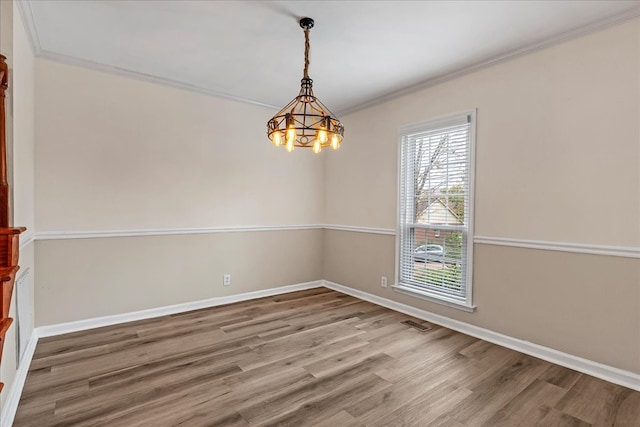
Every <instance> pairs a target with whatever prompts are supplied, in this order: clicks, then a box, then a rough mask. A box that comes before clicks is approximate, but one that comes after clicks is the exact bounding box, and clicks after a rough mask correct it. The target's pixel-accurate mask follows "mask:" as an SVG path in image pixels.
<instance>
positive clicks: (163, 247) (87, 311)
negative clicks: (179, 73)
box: [35, 59, 323, 325]
mask: <svg viewBox="0 0 640 427" xmlns="http://www.w3.org/2000/svg"><path fill="white" fill-rule="evenodd" d="M36 92H37V100H38V102H37V107H36V115H37V124H36V138H37V141H38V143H37V147H36V164H37V169H36V199H37V204H36V223H37V230H38V233H47V232H54V233H60V232H70V231H71V232H73V231H76V232H77V231H106V232H109V231H114V230H149V229H156V230H159V231H160V232H164V231H167V230H171V229H177V228H179V229H184V228H211V227H229V226H269V225H299V224H317V223H320V222H321V219H322V209H321V203H322V197H323V179H322V178H323V177H322V174H323V168H322V158H321V157H318V156H313V155H312V153H310V152H309V151H308V150H305V151H303V150H298V151H296V152H294V153H292V154H288V153H285V152H284V151H283V150H281V149H280V150H278V149H275V148H274V147H273V146H272V145H271V144H270V143H269V141H268V139H267V138H266V134H265V129H266V122H267V120H268V119H269V118H270V116H271V115H272V114H273V113H274V112H273V111H271V110H269V109H267V108H263V107H257V106H252V105H247V104H243V103H239V102H234V101H229V100H223V99H218V98H214V97H211V96H205V95H202V94H198V93H194V92H188V91H185V90H180V89H176V88H172V87H166V86H162V85H158V84H155V83H150V82H146V81H142V80H137V79H132V78H129V77H123V76H118V75H113V74H107V73H104V72H100V71H95V70H91V69H85V68H80V67H76V66H70V65H64V64H60V63H56V62H52V61H48V60H43V59H38V60H37V61H36ZM321 237H322V232H321V231H318V230H316V231H302V230H298V231H287V232H265V233H262V232H251V233H222V234H210V235H179V236H156V237H129V238H108V239H87V240H73V241H70V240H48V241H41V242H40V241H39V242H37V267H38V269H41V271H39V272H38V286H37V289H36V293H35V298H36V312H37V315H36V324H37V325H47V324H52V323H59V322H66V321H72V320H81V319H87V318H93V317H98V316H105V315H111V314H119V313H125V312H128V311H135V310H142V309H148V308H154V307H161V306H165V305H172V304H177V303H181V302H188V301H195V300H199V299H205V298H211V297H216V296H223V295H228V294H237V293H242V292H248V291H254V290H259V289H266V288H269V287H277V286H283V285H288V284H294V283H300V282H306V281H309V280H318V279H321V276H320V271H321V268H322V266H321V262H320V261H319V260H320V258H321V250H322V244H321ZM225 273H230V274H232V278H233V284H232V285H231V286H230V287H228V288H223V286H222V275H223V274H225Z"/></svg>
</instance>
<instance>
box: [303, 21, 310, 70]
mask: <svg viewBox="0 0 640 427" xmlns="http://www.w3.org/2000/svg"><path fill="white" fill-rule="evenodd" d="M304 78H305V79H308V78H309V29H305V30H304Z"/></svg>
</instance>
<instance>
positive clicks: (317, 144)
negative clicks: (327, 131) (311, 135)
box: [312, 139, 322, 154]
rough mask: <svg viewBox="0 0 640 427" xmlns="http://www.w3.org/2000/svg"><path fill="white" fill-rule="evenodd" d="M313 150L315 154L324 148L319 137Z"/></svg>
mask: <svg viewBox="0 0 640 427" xmlns="http://www.w3.org/2000/svg"><path fill="white" fill-rule="evenodd" d="M312 150H313V152H314V153H315V154H318V153H320V151H321V150H322V145H321V144H320V140H318V139H316V140H315V142H314V143H313V148H312Z"/></svg>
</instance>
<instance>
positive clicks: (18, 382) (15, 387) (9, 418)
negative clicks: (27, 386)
mask: <svg viewBox="0 0 640 427" xmlns="http://www.w3.org/2000/svg"><path fill="white" fill-rule="evenodd" d="M37 343H38V334H37V333H36V331H33V332H32V333H31V338H29V343H28V344H27V348H26V349H25V350H24V355H23V356H22V360H21V361H20V365H19V366H18V369H17V370H16V376H15V378H14V379H13V383H12V384H11V387H10V388H9V391H8V392H7V400H5V402H4V405H3V406H2V413H0V427H11V425H12V424H13V419H14V418H15V416H16V411H17V410H18V403H19V402H20V396H22V389H23V388H24V383H25V381H26V380H27V374H28V373H29V366H31V360H32V359H33V354H34V353H35V351H36V344H37Z"/></svg>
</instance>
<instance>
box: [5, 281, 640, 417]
mask: <svg viewBox="0 0 640 427" xmlns="http://www.w3.org/2000/svg"><path fill="white" fill-rule="evenodd" d="M407 320H413V321H414V322H417V323H419V324H421V325H426V326H427V327H430V328H431V329H429V330H426V331H422V332H421V331H419V330H418V329H416V328H414V327H412V326H410V325H407V324H405V323H402V322H404V321H407ZM54 425H55V426H127V427H130V426H174V425H184V426H245V427H246V426H298V427H299V426H323V427H350V426H385V427H390V426H450V427H455V426H565V425H567V426H568V425H572V426H589V425H595V426H611V425H616V426H640V393H639V392H635V391H632V390H630V389H627V388H624V387H621V386H617V385H614V384H611V383H607V382H605V381H602V380H599V379H596V378H593V377H590V376H587V375H584V374H580V373H578V372H575V371H572V370H570V369H566V368H563V367H560V366H557V365H553V364H551V363H548V362H545V361H542V360H540V359H536V358H534V357H530V356H526V355H523V354H521V353H518V352H515V351H512V350H509V349H506V348H503V347H499V346H496V345H493V344H490V343H488V342H485V341H481V340H478V339H476V338H473V337H470V336H467V335H463V334H460V333H457V332H454V331H451V330H449V329H446V328H442V327H439V326H437V325H432V324H429V323H427V322H423V321H421V320H419V319H414V318H411V317H410V316H406V315H404V314H400V313H396V312H394V311H391V310H388V309H385V308H381V307H379V306H376V305H374V304H370V303H368V302H364V301H361V300H358V299H356V298H353V297H350V296H347V295H343V294H341V293H338V292H334V291H331V290H328V289H325V288H319V289H312V290H308V291H302V292H295V293H291V294H286V295H281V296H276V297H271V298H264V299H260V300H253V301H248V302H243V303H238V304H232V305H228V306H223V307H216V308H210V309H204V310H198V311H192V312H188V313H181V314H176V315H171V316H165V317H160V318H155V319H150V320H143V321H138V322H132V323H128V324H123V325H117V326H112V327H106V328H100V329H94V330H91V331H83V332H78V333H73V334H67V335H63V336H57V337H52V338H46V339H42V340H40V342H39V343H38V346H37V348H36V353H35V356H34V359H33V362H32V364H31V367H30V371H29V375H28V378H27V381H26V384H25V387H24V392H23V395H22V398H21V400H20V405H19V407H18V412H17V414H16V419H15V423H14V426H17V427H19V426H30V427H35V426H54Z"/></svg>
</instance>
